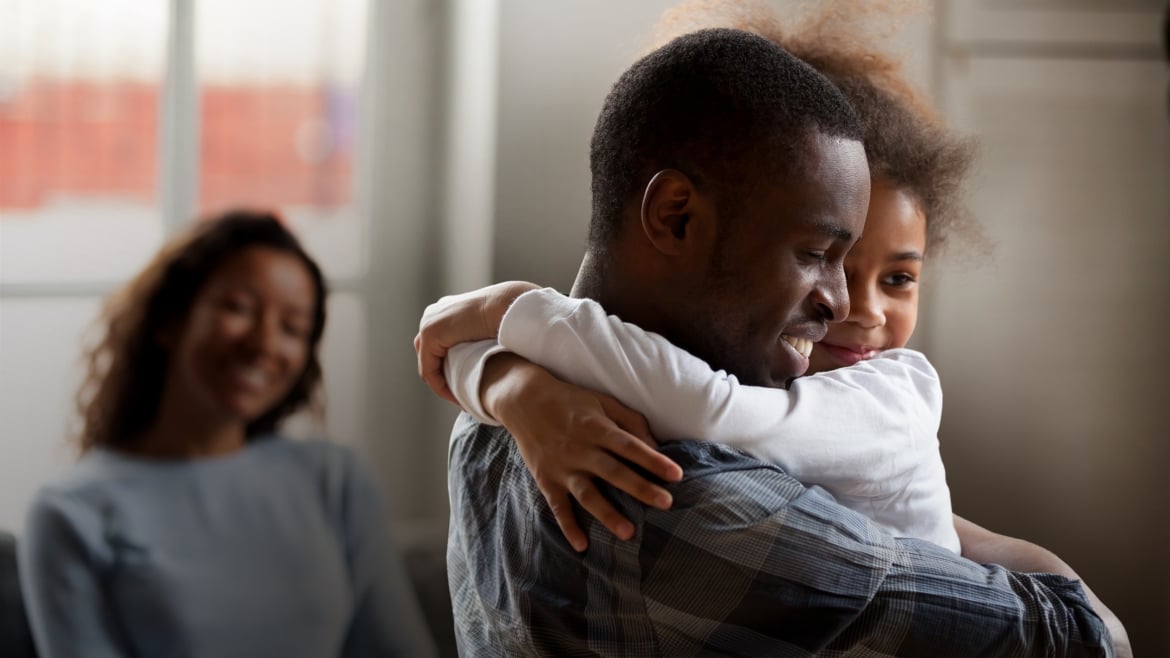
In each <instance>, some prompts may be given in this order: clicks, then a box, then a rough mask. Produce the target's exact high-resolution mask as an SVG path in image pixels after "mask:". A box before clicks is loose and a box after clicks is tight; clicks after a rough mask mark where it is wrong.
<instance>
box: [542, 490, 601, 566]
mask: <svg viewBox="0 0 1170 658" xmlns="http://www.w3.org/2000/svg"><path fill="white" fill-rule="evenodd" d="M540 492H541V493H542V494H544V499H545V500H546V501H548V506H549V508H550V509H552V513H553V518H555V519H556V520H557V526H559V527H560V529H561V534H563V535H564V536H565V539H567V540H569V545H570V546H572V547H573V550H575V551H577V552H578V553H580V552H581V551H584V550H585V549H586V548H589V538H588V537H586V536H585V531H583V530H581V524H579V523H577V515H576V514H574V513H573V500H572V499H571V498H569V493H568V492H567V491H566V490H564V489H561V488H557V489H554V490H552V491H546V490H544V489H541V491H540Z"/></svg>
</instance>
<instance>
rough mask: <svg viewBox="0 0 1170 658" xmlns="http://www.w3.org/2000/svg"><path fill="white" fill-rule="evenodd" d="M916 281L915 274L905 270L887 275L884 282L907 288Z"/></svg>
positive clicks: (888, 284)
mask: <svg viewBox="0 0 1170 658" xmlns="http://www.w3.org/2000/svg"><path fill="white" fill-rule="evenodd" d="M914 281H915V279H914V276H913V275H910V274H907V273H905V272H898V273H897V274H891V275H889V276H887V277H886V278H885V281H883V283H885V284H886V285H887V286H894V287H895V288H905V287H907V286H910V285H912V284H913V283H914Z"/></svg>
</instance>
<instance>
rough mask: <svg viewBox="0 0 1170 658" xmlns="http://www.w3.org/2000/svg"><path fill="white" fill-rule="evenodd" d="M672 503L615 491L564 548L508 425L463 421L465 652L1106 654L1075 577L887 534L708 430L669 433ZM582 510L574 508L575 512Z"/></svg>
mask: <svg viewBox="0 0 1170 658" xmlns="http://www.w3.org/2000/svg"><path fill="white" fill-rule="evenodd" d="M662 451H663V452H664V453H666V454H667V455H668V456H669V457H671V458H672V459H674V460H675V461H677V462H678V463H679V464H680V465H681V466H682V467H683V470H684V472H685V474H686V476H685V479H684V480H683V481H682V482H680V483H678V484H674V485H670V489H671V492H672V494H673V495H674V506H673V508H672V509H671V510H669V511H665V512H663V511H660V510H655V509H649V508H645V507H644V506H642V505H641V504H639V503H637V502H636V501H634V500H632V499H631V498H629V497H627V496H625V495H624V494H621V493H620V492H611V493H610V496H611V500H613V502H614V503H615V505H616V506H617V507H618V509H619V510H620V511H621V512H622V513H623V514H625V515H626V516H627V517H628V518H630V520H631V521H633V522H634V525H635V527H636V528H637V533H636V536H635V538H634V539H633V540H631V541H626V542H623V541H619V540H617V539H615V538H614V537H613V536H611V535H610V534H609V532H608V531H607V530H606V529H605V528H604V527H603V526H601V525H600V524H598V523H593V522H592V520H591V519H586V518H582V519H581V520H582V521H583V522H584V523H585V524H586V525H585V527H586V529H587V530H588V532H589V541H590V547H589V549H588V550H587V551H586V552H585V553H584V554H578V553H576V552H575V551H573V550H572V548H571V547H570V546H569V545H568V542H566V541H565V539H564V538H563V537H562V536H561V532H560V530H559V529H558V528H557V525H556V521H555V520H554V518H553V516H552V512H551V511H550V510H549V507H548V505H547V504H546V503H545V501H544V498H543V497H542V496H541V494H540V491H539V490H538V489H537V487H536V484H535V482H534V481H533V479H532V477H531V476H530V475H529V473H528V471H527V469H526V468H525V466H524V463H523V461H522V460H521V458H520V455H519V452H518V450H517V449H516V447H515V443H514V441H512V439H511V437H510V436H509V435H508V433H507V431H506V430H504V429H503V428H500V427H490V426H487V425H480V424H478V423H476V422H475V421H474V420H472V419H471V418H470V416H467V415H466V414H464V415H461V416H460V418H459V420H458V421H456V424H455V428H454V430H453V434H452V443H451V454H450V496H451V528H450V536H449V541H448V549H447V550H448V554H447V562H448V568H449V575H450V584H451V595H452V602H453V605H454V612H455V625H456V634H457V636H458V642H459V650H460V654H461V655H464V656H537V655H539V656H669V657H671V658H674V657H683V656H830V657H837V656H858V657H880V656H924V657H930V658H938V657H939V656H981V657H982V656H1109V655H1112V650H1111V648H1110V643H1109V637H1108V634H1107V631H1106V630H1105V628H1104V626H1103V624H1102V623H1101V621H1100V619H1099V618H1098V617H1097V616H1096V615H1095V614H1093V612H1092V611H1091V609H1090V607H1089V604H1088V602H1087V601H1086V599H1085V597H1084V594H1083V592H1082V591H1081V588H1080V586H1079V585H1078V584H1077V583H1075V582H1071V581H1069V580H1067V579H1064V578H1061V577H1059V576H1049V575H1023V574H1017V573H1012V572H1009V571H1006V570H1003V569H1001V568H998V567H983V566H980V565H977V564H975V563H973V562H970V561H967V560H964V559H962V558H959V557H956V556H955V555H954V554H952V553H949V552H948V551H946V550H944V549H942V548H939V547H937V546H935V545H933V544H930V543H929V542H924V541H918V540H902V539H898V540H895V539H893V538H891V537H889V536H888V535H885V534H883V533H882V532H881V531H880V530H879V529H877V528H876V527H875V526H874V525H873V524H872V523H870V522H869V521H868V519H866V518H865V517H863V516H861V515H860V514H857V513H855V512H853V511H851V510H848V509H846V508H844V507H841V506H840V505H838V504H837V503H836V502H834V501H833V499H832V497H830V496H829V495H828V494H826V493H825V492H823V491H822V490H820V489H818V488H815V487H814V488H805V487H804V486H803V485H802V484H800V483H799V482H797V481H796V480H794V479H792V478H791V477H789V476H788V475H786V474H785V473H784V472H783V471H781V470H780V469H779V468H777V467H775V466H772V465H769V464H765V463H763V462H760V461H758V460H756V459H754V458H752V457H749V456H747V455H745V454H743V453H740V452H738V451H736V450H734V449H731V448H728V447H726V446H722V445H719V444H714V443H706V442H695V441H685V442H676V443H668V444H664V445H663V446H662ZM583 516H584V515H583Z"/></svg>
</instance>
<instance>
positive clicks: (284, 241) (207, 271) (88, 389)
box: [77, 210, 326, 452]
mask: <svg viewBox="0 0 1170 658" xmlns="http://www.w3.org/2000/svg"><path fill="white" fill-rule="evenodd" d="M250 247H269V248H273V249H279V250H281V251H285V252H287V253H290V254H292V255H294V256H296V257H297V258H298V259H300V261H301V262H302V263H304V265H305V269H306V270H307V271H308V273H309V277H310V278H311V279H312V281H313V287H314V291H315V293H316V301H315V303H314V310H313V327H312V330H311V332H310V333H309V337H308V341H309V345H308V360H307V362H306V364H305V369H304V371H303V372H302V373H301V376H300V379H299V380H297V383H296V384H295V385H294V386H293V388H292V390H291V391H289V394H288V395H287V396H286V397H285V399H284V400H281V401H280V402H279V403H278V404H277V405H276V406H275V407H273V408H272V409H269V410H268V411H267V412H265V413H264V414H263V415H262V416H261V417H260V418H257V419H256V420H253V421H252V422H251V423H249V424H248V426H247V428H246V430H245V435H246V436H247V438H248V439H249V440H252V439H254V438H259V437H262V436H265V435H267V434H270V433H271V432H272V431H273V430H275V429H276V426H277V425H278V424H279V423H280V421H282V420H283V419H284V418H285V417H287V416H289V415H290V414H292V413H294V412H296V411H297V410H299V409H301V408H302V407H305V406H306V405H310V404H312V403H314V402H315V401H316V397H317V395H318V389H319V388H320V383H321V364H320V362H319V361H318V358H317V344H318V343H319V342H320V340H321V334H322V333H323V332H324V330H325V294H326V289H325V280H324V278H323V277H322V275H321V270H320V268H318V267H317V264H316V263H315V262H314V261H313V259H312V258H310V257H309V255H308V254H307V253H306V252H305V251H304V249H303V248H302V247H301V245H300V243H299V242H298V241H297V239H296V237H295V236H294V235H293V234H292V233H291V232H290V231H289V230H288V229H287V228H286V227H285V226H284V224H283V223H282V222H281V220H280V218H279V217H277V216H276V215H275V214H273V213H269V212H257V211H249V210H235V211H231V212H227V213H224V214H222V215H219V216H217V217H212V218H208V219H205V220H203V221H199V222H196V224H195V226H194V227H192V228H191V229H190V230H189V231H188V232H187V233H185V234H184V235H182V236H179V237H178V238H176V239H175V240H173V241H171V242H170V243H169V244H167V245H166V246H164V247H163V248H162V249H161V250H160V251H159V253H158V254H157V255H155V257H154V259H153V260H152V261H151V262H150V264H149V265H147V266H146V269H144V270H143V271H142V272H141V273H140V274H139V275H138V276H137V277H135V278H134V279H133V280H132V281H130V282H129V283H128V284H127V285H126V286H125V287H124V288H122V289H121V290H120V291H118V292H117V293H115V294H113V295H112V296H110V298H109V299H107V300H106V303H105V306H104V308H103V311H102V314H101V316H100V318H99V320H98V324H97V326H98V327H99V328H100V329H103V330H104V331H103V333H102V335H101V337H100V339H99V341H98V342H97V344H96V345H95V346H94V347H93V348H92V349H90V350H89V351H88V353H87V354H86V357H85V359H84V363H85V365H86V370H87V372H86V375H85V379H84V382H83V384H82V386H81V389H80V390H79V392H78V394H77V407H78V411H79V412H80V414H81V425H82V427H81V433H80V437H79V443H80V448H81V451H82V452H85V451H87V450H89V449H90V448H93V447H94V446H108V447H117V448H130V447H133V445H134V442H135V441H136V440H137V439H138V438H139V437H140V436H141V435H142V433H143V432H145V431H146V430H147V429H148V428H149V427H150V424H151V423H152V422H154V419H155V416H156V414H157V413H158V407H159V403H160V401H161V398H162V388H163V382H164V381H165V379H166V375H167V367H168V365H169V363H170V355H169V354H168V352H167V350H166V349H165V348H164V347H163V345H162V344H161V343H160V336H161V335H162V334H163V332H164V331H166V330H167V328H169V327H176V326H182V325H183V324H184V323H185V322H186V320H187V317H188V315H189V314H190V311H191V306H192V304H193V303H194V301H195V298H196V297H197V296H198V294H199V291H200V290H201V289H202V287H203V285H204V284H205V283H206V282H207V281H208V280H209V279H210V278H211V276H212V274H213V273H214V272H215V271H216V269H217V268H219V267H220V266H221V265H222V264H223V263H224V262H225V261H226V260H227V259H228V258H229V257H231V256H232V255H234V254H237V253H239V252H241V251H243V250H245V249H248V248H250Z"/></svg>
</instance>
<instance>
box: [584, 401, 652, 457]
mask: <svg viewBox="0 0 1170 658" xmlns="http://www.w3.org/2000/svg"><path fill="white" fill-rule="evenodd" d="M597 397H598V400H599V401H600V402H601V410H602V411H604V412H605V415H606V416H609V418H610V420H612V421H613V422H614V423H615V424H616V425H617V426H618V427H620V428H622V429H623V430H625V431H627V432H629V433H630V434H632V435H633V436H634V437H636V438H637V439H638V440H639V441H641V442H643V443H645V444H646V445H648V446H650V447H651V448H656V447H658V442H657V441H655V440H654V435H652V434H651V433H650V425H649V423H647V422H646V417H645V416H643V415H642V414H640V413H638V412H637V411H634V410H633V409H631V408H629V407H627V406H626V405H624V404H622V403H621V402H618V401H617V400H616V399H615V398H613V397H610V396H608V395H601V394H598V395H597Z"/></svg>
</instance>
